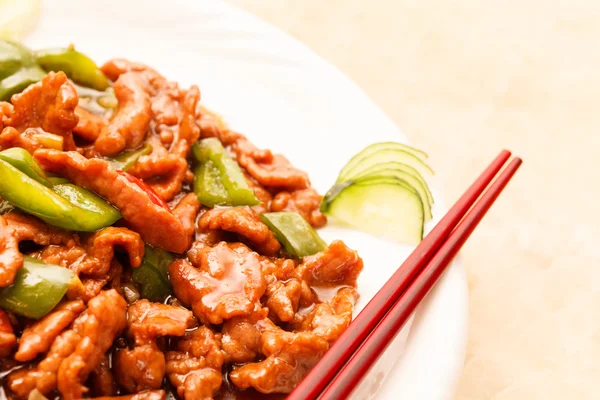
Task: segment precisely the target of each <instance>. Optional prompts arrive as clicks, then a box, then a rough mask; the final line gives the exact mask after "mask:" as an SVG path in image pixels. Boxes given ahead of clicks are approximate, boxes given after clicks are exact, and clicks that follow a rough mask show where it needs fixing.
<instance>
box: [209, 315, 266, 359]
mask: <svg viewBox="0 0 600 400" xmlns="http://www.w3.org/2000/svg"><path fill="white" fill-rule="evenodd" d="M267 315H268V310H267V309H264V308H263V309H261V310H260V311H258V312H256V313H254V314H252V315H250V316H249V317H243V318H233V319H230V320H228V321H225V323H224V324H223V328H222V329H221V333H222V334H223V336H222V338H221V348H222V349H223V352H224V354H225V361H226V362H228V363H246V362H253V361H254V360H256V357H257V356H258V354H259V350H260V334H261V332H262V331H263V330H264V329H265V328H268V327H273V323H272V322H270V321H269V320H268V319H267Z"/></svg>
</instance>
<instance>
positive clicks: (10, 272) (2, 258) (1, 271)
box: [0, 216, 23, 287]
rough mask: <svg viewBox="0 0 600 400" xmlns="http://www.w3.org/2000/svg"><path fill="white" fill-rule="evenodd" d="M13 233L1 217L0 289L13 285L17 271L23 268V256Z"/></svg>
mask: <svg viewBox="0 0 600 400" xmlns="http://www.w3.org/2000/svg"><path fill="white" fill-rule="evenodd" d="M13 232H14V230H13V228H12V227H11V226H9V225H8V223H7V222H6V220H5V219H4V218H2V217H1V216H0V287H5V286H8V285H10V284H12V283H13V281H14V280H15V276H16V275H17V271H19V269H21V267H22V266H23V255H22V254H21V252H20V251H19V242H18V241H17V239H16V238H15V237H14V236H13Z"/></svg>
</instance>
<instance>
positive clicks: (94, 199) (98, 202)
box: [52, 183, 121, 226]
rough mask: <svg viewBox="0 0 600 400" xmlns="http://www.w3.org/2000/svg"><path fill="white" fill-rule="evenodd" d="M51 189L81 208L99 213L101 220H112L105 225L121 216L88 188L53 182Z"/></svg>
mask: <svg viewBox="0 0 600 400" xmlns="http://www.w3.org/2000/svg"><path fill="white" fill-rule="evenodd" d="M52 190H54V192H55V193H56V194H58V195H59V196H61V197H63V198H65V199H67V200H69V202H70V203H71V204H74V205H76V206H78V207H79V208H81V209H83V210H87V211H91V212H93V213H95V214H97V215H101V216H102V220H103V221H112V222H111V223H109V224H107V225H106V226H108V225H112V224H113V223H114V222H116V221H117V220H119V219H120V218H121V213H120V212H119V210H117V209H116V208H115V207H113V206H112V205H110V203H108V202H107V201H106V200H104V199H103V198H102V197H100V196H98V195H97V194H96V193H94V192H92V191H90V190H87V189H85V188H82V187H79V186H76V185H73V184H72V183H60V184H55V185H54V186H53V187H52ZM98 223H100V221H98Z"/></svg>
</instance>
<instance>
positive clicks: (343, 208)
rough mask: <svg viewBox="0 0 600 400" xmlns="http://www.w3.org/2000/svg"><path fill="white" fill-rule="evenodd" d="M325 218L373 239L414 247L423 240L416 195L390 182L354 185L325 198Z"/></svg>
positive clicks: (421, 210)
mask: <svg viewBox="0 0 600 400" xmlns="http://www.w3.org/2000/svg"><path fill="white" fill-rule="evenodd" d="M321 209H322V210H323V211H324V212H326V213H327V214H328V215H330V216H332V217H334V218H336V219H337V220H339V221H341V222H344V223H346V224H348V225H350V226H353V227H355V228H358V229H360V230H362V231H365V232H367V233H371V234H373V235H376V236H381V237H385V238H388V239H391V240H394V241H400V242H404V243H409V244H417V243H419V242H420V241H421V239H422V238H423V224H424V222H425V214H424V207H423V202H422V201H421V196H420V195H419V193H418V192H417V191H416V190H415V189H413V188H412V187H411V186H410V185H409V184H407V183H405V182H403V181H401V180H399V179H394V178H388V179H386V178H380V179H373V180H367V181H363V182H358V183H354V184H351V185H349V186H346V187H345V188H343V189H341V190H339V191H337V194H331V195H326V196H325V197H324V198H323V203H322V204H321Z"/></svg>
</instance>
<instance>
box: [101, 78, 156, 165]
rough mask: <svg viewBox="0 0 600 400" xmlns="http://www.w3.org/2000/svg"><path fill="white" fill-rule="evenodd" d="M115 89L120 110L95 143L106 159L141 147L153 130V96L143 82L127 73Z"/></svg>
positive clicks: (115, 85) (116, 84)
mask: <svg viewBox="0 0 600 400" xmlns="http://www.w3.org/2000/svg"><path fill="white" fill-rule="evenodd" d="M113 88H114V90H115V96H116V98H117V100H118V103H119V105H118V108H117V110H116V111H115V113H114V115H113V116H112V118H111V120H110V121H109V123H108V124H106V125H105V126H104V129H102V131H101V132H100V135H99V136H98V138H97V139H96V141H95V142H94V149H95V150H96V151H97V152H98V153H99V154H100V155H103V156H112V155H115V154H117V153H119V152H121V150H124V149H134V148H136V147H138V146H139V145H140V144H141V143H142V141H143V140H144V137H145V136H146V133H147V132H148V129H149V127H150V119H151V109H150V96H149V95H148V93H147V91H146V87H145V82H144V81H143V79H142V78H141V77H139V76H138V75H137V74H134V73H126V74H123V75H121V76H119V78H118V79H117V81H116V82H115V84H114V86H113Z"/></svg>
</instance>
